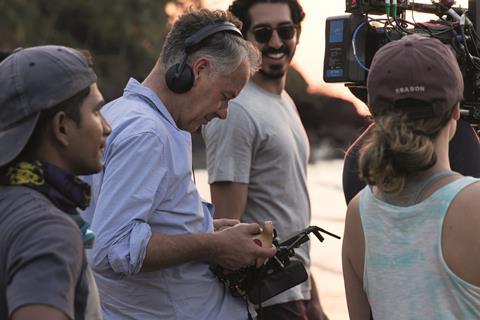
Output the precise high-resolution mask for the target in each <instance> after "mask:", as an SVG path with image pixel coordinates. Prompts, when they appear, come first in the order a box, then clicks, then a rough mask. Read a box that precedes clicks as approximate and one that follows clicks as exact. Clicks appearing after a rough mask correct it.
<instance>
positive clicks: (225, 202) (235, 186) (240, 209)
mask: <svg viewBox="0 0 480 320" xmlns="http://www.w3.org/2000/svg"><path fill="white" fill-rule="evenodd" d="M210 193H211V195H212V202H213V204H214V205H215V218H216V219H218V218H230V219H238V220H240V218H241V217H242V215H243V213H244V212H245V207H246V205H247V194H248V184H246V183H238V182H228V181H222V182H215V183H212V184H211V185H210Z"/></svg>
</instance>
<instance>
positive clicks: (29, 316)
mask: <svg viewBox="0 0 480 320" xmlns="http://www.w3.org/2000/svg"><path fill="white" fill-rule="evenodd" d="M68 319H69V318H68V317H67V315H66V314H65V313H63V312H62V311H60V310H58V309H55V308H54V307H50V306H47V305H41V304H31V305H26V306H23V307H20V308H18V309H17V310H15V312H13V314H12V320H68Z"/></svg>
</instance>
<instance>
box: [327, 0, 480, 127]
mask: <svg viewBox="0 0 480 320" xmlns="http://www.w3.org/2000/svg"><path fill="white" fill-rule="evenodd" d="M454 4H455V2H454V0H436V1H433V0H432V3H431V4H425V3H416V2H415V1H411V0H346V6H345V8H346V13H348V14H347V15H342V16H335V17H329V18H327V21H326V37H325V39H326V45H325V59H324V72H323V78H324V80H325V82H344V83H345V85H346V86H347V87H348V88H349V89H350V90H351V91H352V93H354V94H355V95H356V96H357V97H359V98H360V99H361V100H363V101H366V79H367V74H368V70H369V66H370V64H371V61H372V59H373V56H374V55H375V53H376V52H377V50H378V49H380V48H381V47H382V46H383V45H385V44H386V43H388V42H390V41H395V40H398V39H400V38H401V37H403V36H405V35H408V34H413V33H415V34H420V35H423V36H426V37H435V38H437V39H439V40H440V41H442V42H443V43H445V44H447V45H449V46H450V47H451V48H452V50H454V52H455V54H456V57H457V61H458V64H459V66H460V70H461V71H462V75H463V79H464V84H465V89H464V99H463V101H462V104H461V114H462V118H463V119H465V120H467V121H468V122H470V123H471V124H473V125H475V126H477V127H478V126H479V124H480V36H479V35H480V26H479V25H478V24H477V22H480V4H477V3H476V0H469V3H468V9H465V8H461V7H454V6H453V5H454ZM410 13H411V14H410ZM416 13H417V18H418V13H428V14H431V15H434V16H436V19H435V20H430V21H427V22H418V21H417V20H416V19H415V14H416ZM407 15H408V16H409V17H410V18H407ZM408 19H410V20H408ZM399 67H401V66H399ZM440 81H448V79H440Z"/></svg>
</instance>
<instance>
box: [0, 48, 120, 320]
mask: <svg viewBox="0 0 480 320" xmlns="http://www.w3.org/2000/svg"><path fill="white" fill-rule="evenodd" d="M96 80H97V78H96V75H95V73H94V71H93V70H92V68H91V65H90V61H89V57H88V56H85V55H84V54H83V53H82V52H80V51H77V50H75V49H71V48H67V47H61V46H41V47H32V48H27V49H20V50H16V51H14V52H13V53H12V54H11V55H10V56H8V57H7V58H6V59H5V60H4V61H3V62H2V63H0V150H1V153H0V319H2V320H4V319H5V320H7V319H15V320H18V319H50V320H52V319H54V320H56V319H100V318H101V316H100V313H99V305H98V299H97V300H96V299H95V297H96V296H97V293H96V289H95V287H94V282H92V280H93V277H92V275H91V273H90V271H89V269H88V268H87V263H86V259H85V253H84V248H85V247H89V246H91V245H92V243H93V240H94V234H93V233H92V232H91V231H90V230H88V224H87V223H86V222H84V221H83V220H82V219H81V218H80V216H79V215H78V213H77V211H76V210H77V208H81V209H85V208H86V207H87V206H88V204H89V199H90V188H89V186H88V185H87V184H85V183H83V182H81V181H80V180H79V179H78V178H77V177H76V176H77V175H88V174H92V173H95V172H98V171H99V170H101V168H102V163H101V159H102V155H103V147H104V144H105V139H106V137H107V135H108V134H109V133H110V131H111V128H110V126H109V124H108V123H107V122H106V120H105V119H104V118H103V116H102V115H101V114H100V107H101V106H102V105H103V97H102V95H101V93H100V91H99V90H98V87H97V85H96Z"/></svg>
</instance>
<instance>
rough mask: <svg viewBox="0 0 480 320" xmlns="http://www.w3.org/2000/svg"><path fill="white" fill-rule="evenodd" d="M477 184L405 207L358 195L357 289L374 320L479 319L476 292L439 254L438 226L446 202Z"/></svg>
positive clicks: (461, 183) (452, 187)
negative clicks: (360, 270)
mask: <svg viewBox="0 0 480 320" xmlns="http://www.w3.org/2000/svg"><path fill="white" fill-rule="evenodd" d="M477 181H479V180H478V179H474V178H471V177H463V178H461V179H458V180H455V181H453V182H451V183H449V184H446V185H444V186H443V187H441V188H439V189H438V190H436V191H435V192H434V193H433V194H432V195H430V196H429V197H428V198H427V199H425V200H423V201H422V202H420V203H417V204H415V205H412V206H408V207H398V206H394V205H391V204H388V203H386V202H383V201H381V200H379V199H377V198H376V197H375V196H374V195H373V194H372V191H371V190H370V188H369V187H366V188H364V189H363V191H362V193H361V196H360V217H361V221H362V226H363V230H364V234H365V264H364V274H363V287H364V290H365V292H366V294H367V296H368V301H369V302H370V306H371V308H372V313H373V318H374V319H375V320H382V319H395V320H402V319H412V320H413V319H415V320H418V319H435V320H443V319H480V287H477V286H474V285H472V284H469V283H467V282H466V281H464V280H462V279H461V278H459V277H458V276H457V275H455V274H454V273H453V272H452V271H451V270H450V269H449V267H448V266H447V264H446V262H445V260H444V257H443V253H442V248H441V236H442V226H443V221H444V218H445V215H446V213H447V211H448V208H449V206H450V204H451V202H452V200H453V199H454V198H455V196H456V195H457V194H458V193H459V192H460V191H461V190H462V189H463V188H464V187H466V186H468V185H470V184H472V183H474V182H477ZM479 267H480V266H479Z"/></svg>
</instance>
